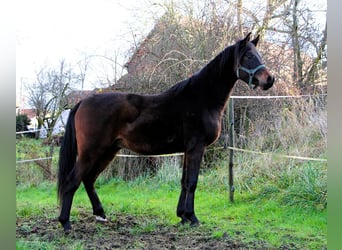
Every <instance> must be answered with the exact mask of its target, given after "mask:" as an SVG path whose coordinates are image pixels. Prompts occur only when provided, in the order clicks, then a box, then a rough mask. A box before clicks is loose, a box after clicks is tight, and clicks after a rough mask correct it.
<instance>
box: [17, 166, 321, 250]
mask: <svg viewBox="0 0 342 250" xmlns="http://www.w3.org/2000/svg"><path fill="white" fill-rule="evenodd" d="M222 171H226V169H225V168H224V167H222V168H220V169H215V170H211V171H207V172H205V173H204V174H202V175H200V179H199V184H198V188H197V192H196V199H195V204H196V205H195V207H196V214H197V216H198V218H199V219H200V221H201V227H199V228H198V229H186V228H185V230H200V231H201V232H206V233H207V234H209V235H210V236H211V237H212V238H214V239H220V238H222V237H223V236H224V235H229V236H230V237H232V238H234V239H237V240H241V241H243V242H246V243H249V242H255V241H262V242H266V243H267V244H268V245H270V246H272V247H280V246H283V245H287V246H292V247H293V248H298V249H322V248H325V247H326V246H327V211H326V207H319V209H318V208H317V207H316V205H315V204H316V203H309V204H308V205H306V206H303V205H302V204H305V203H304V202H303V203H301V202H299V203H295V202H292V203H291V202H286V201H284V199H286V194H287V192H290V190H289V191H287V190H288V189H286V188H283V189H280V187H277V186H276V185H275V184H274V183H271V184H272V185H271V184H268V185H263V186H262V187H260V188H255V189H254V190H252V191H248V190H243V189H237V190H236V192H235V202H234V203H231V202H229V200H228V192H227V186H226V184H225V183H224V178H223V177H221V178H220V179H218V178H217V176H218V175H220V174H222ZM282 185H283V184H282ZM97 190H98V194H99V196H100V199H101V200H102V203H103V206H104V208H105V210H106V213H107V216H108V217H109V218H111V219H112V220H115V217H116V216H117V215H118V214H128V215H131V216H135V217H137V218H140V219H139V220H140V223H139V224H138V225H137V226H136V227H134V228H133V229H132V231H131V233H132V234H140V233H148V232H153V231H155V230H156V228H157V226H158V225H166V226H170V227H171V226H172V225H175V224H177V223H178V222H179V218H178V217H177V216H176V211H175V210H176V205H177V201H178V195H179V190H180V187H179V185H178V184H176V182H175V181H174V180H171V181H168V182H162V180H161V179H160V176H159V177H158V175H157V176H156V177H141V178H138V179H137V180H135V181H130V182H124V181H123V180H120V179H112V180H110V181H107V182H105V181H102V182H101V181H100V183H99V182H97ZM16 198H17V217H28V216H34V215H37V216H38V215H39V216H41V215H42V213H45V216H46V217H47V218H56V217H57V216H58V205H57V198H56V188H55V184H49V183H42V184H40V185H38V186H24V185H19V186H18V187H17V197H16ZM307 198H308V200H310V199H311V198H310V197H307ZM302 199H304V198H302ZM84 211H86V212H87V213H89V215H91V213H92V211H91V206H90V202H89V200H88V197H87V195H86V193H85V191H84V188H83V186H81V187H80V189H79V190H78V191H77V192H76V194H75V197H74V203H73V207H72V211H71V217H72V218H71V219H72V223H75V221H76V222H77V221H78V220H79V219H81V218H82V216H84V215H83V214H80V212H84ZM180 230H181V229H180ZM180 233H181V232H180ZM21 244H24V242H22V241H21V240H20V239H19V240H18V241H17V246H18V248H19V249H20V245H21ZM29 244H32V246H33V245H34V244H35V242H30V243H29ZM75 244H76V249H77V244H78V243H77V242H76V243H75ZM40 248H41V249H49V246H48V245H47V246H40Z"/></svg>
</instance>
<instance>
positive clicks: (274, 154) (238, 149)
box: [16, 94, 327, 164]
mask: <svg viewBox="0 0 342 250" xmlns="http://www.w3.org/2000/svg"><path fill="white" fill-rule="evenodd" d="M320 96H327V94H317V95H293V96H231V97H230V98H231V99H285V98H304V97H320ZM37 131H40V130H39V129H37V130H27V131H19V132H16V134H25V133H33V132H37ZM215 149H231V150H233V151H240V152H245V153H252V154H261V155H273V156H278V157H282V158H291V159H297V160H305V161H320V162H327V159H322V158H313V157H306V156H293V155H283V154H276V153H272V152H260V151H253V150H248V149H242V148H236V147H231V146H230V147H225V148H224V147H220V148H215ZM183 154H184V153H174V154H162V155H134V154H132V155H128V154H117V155H116V157H126V158H151V157H156V158H157V157H171V156H181V155H183ZM47 159H52V157H45V158H36V159H28V160H20V161H16V164H21V163H28V162H34V161H40V160H47Z"/></svg>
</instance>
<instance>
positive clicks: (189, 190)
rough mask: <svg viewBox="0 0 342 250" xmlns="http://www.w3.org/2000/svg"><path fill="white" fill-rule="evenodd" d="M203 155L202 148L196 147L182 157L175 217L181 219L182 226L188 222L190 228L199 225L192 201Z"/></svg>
mask: <svg viewBox="0 0 342 250" xmlns="http://www.w3.org/2000/svg"><path fill="white" fill-rule="evenodd" d="M203 153H204V147H203V146H197V147H194V148H193V149H192V150H189V151H187V152H185V155H184V163H183V174H182V180H181V186H182V189H181V194H180V196H179V201H178V206H177V216H178V217H180V218H181V219H182V220H181V223H182V224H184V223H186V222H189V221H190V225H191V226H196V225H199V220H198V219H197V217H196V215H195V204H194V200H195V192H196V187H197V181H198V174H199V169H200V165H201V161H202V158H203Z"/></svg>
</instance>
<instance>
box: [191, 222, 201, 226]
mask: <svg viewBox="0 0 342 250" xmlns="http://www.w3.org/2000/svg"><path fill="white" fill-rule="evenodd" d="M200 225H201V224H200V222H199V221H191V223H190V226H191V227H199V226H200Z"/></svg>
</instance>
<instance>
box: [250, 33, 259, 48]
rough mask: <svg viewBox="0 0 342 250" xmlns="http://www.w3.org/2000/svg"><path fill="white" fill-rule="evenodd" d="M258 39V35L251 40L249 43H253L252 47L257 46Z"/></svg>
mask: <svg viewBox="0 0 342 250" xmlns="http://www.w3.org/2000/svg"><path fill="white" fill-rule="evenodd" d="M259 39H260V35H258V36H257V37H256V38H254V40H252V41H251V43H253V44H254V46H257V44H258V42H259Z"/></svg>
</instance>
